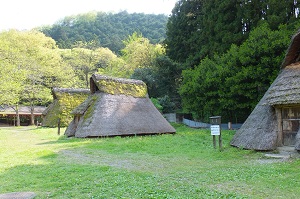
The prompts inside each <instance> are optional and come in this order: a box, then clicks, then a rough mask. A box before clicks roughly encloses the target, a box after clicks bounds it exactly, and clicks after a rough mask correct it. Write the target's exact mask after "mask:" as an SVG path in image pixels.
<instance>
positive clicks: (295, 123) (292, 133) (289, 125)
mask: <svg viewBox="0 0 300 199" xmlns="http://www.w3.org/2000/svg"><path fill="white" fill-rule="evenodd" d="M299 122H300V107H286V108H282V144H283V145H284V146H294V145H295V144H296V135H297V133H298V132H299Z"/></svg>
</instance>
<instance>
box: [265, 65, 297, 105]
mask: <svg viewBox="0 0 300 199" xmlns="http://www.w3.org/2000/svg"><path fill="white" fill-rule="evenodd" d="M267 101H268V103H269V104H270V105H272V106H274V105H285V104H300V63H299V62H297V63H294V64H291V65H289V66H286V67H285V68H284V70H282V71H281V73H280V76H279V79H278V80H277V81H276V84H274V85H273V86H272V88H271V89H270V90H269V91H268V96H267Z"/></svg>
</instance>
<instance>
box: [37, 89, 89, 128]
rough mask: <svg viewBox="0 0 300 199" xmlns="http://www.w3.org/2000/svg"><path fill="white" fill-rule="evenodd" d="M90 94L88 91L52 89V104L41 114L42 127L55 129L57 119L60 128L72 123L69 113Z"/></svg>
mask: <svg viewBox="0 0 300 199" xmlns="http://www.w3.org/2000/svg"><path fill="white" fill-rule="evenodd" d="M89 94H90V90H89V89H80V88H53V89H52V95H53V102H52V103H51V104H50V105H49V106H48V107H47V109H46V110H45V111H44V112H43V115H44V118H43V122H42V126H48V127H57V124H58V119H60V122H61V126H67V125H68V124H69V123H70V122H71V121H72V118H73V117H72V115H71V111H72V110H73V109H74V108H75V107H77V106H78V105H79V104H80V103H82V102H83V101H84V100H85V99H86V98H87V97H88V96H89Z"/></svg>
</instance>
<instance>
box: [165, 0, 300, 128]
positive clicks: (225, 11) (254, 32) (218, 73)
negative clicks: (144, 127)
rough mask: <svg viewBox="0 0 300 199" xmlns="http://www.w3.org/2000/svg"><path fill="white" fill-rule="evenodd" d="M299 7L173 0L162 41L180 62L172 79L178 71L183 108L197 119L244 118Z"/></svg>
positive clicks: (272, 72) (276, 61)
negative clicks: (220, 116)
mask: <svg viewBox="0 0 300 199" xmlns="http://www.w3.org/2000/svg"><path fill="white" fill-rule="evenodd" d="M298 12H299V10H298V3H297V1H294V0H287V1H285V3H282V1H276V0H267V1H265V0H264V1H262V0H254V1H242V2H237V1H231V0H226V1H221V0H212V1H204V0H180V1H178V2H177V4H176V5H175V7H174V9H173V11H172V15H171V16H170V18H169V20H168V23H167V33H166V34H167V38H166V40H165V45H166V55H167V56H168V57H170V58H171V60H173V61H175V62H177V63H179V64H177V66H180V67H173V68H172V70H171V71H170V72H169V74H170V76H171V78H173V79H174V80H175V79H178V76H172V75H171V74H172V73H174V72H175V71H176V73H178V72H180V71H183V72H182V78H183V79H182V82H181V84H177V85H178V86H177V89H179V91H180V94H181V100H182V105H183V110H184V111H185V112H192V113H193V114H194V116H195V117H196V118H197V119H202V120H208V117H209V116H211V115H222V116H223V117H224V119H225V121H227V120H228V121H229V120H230V121H234V122H236V121H239V122H242V121H244V120H245V118H246V117H247V116H248V115H249V114H250V112H251V111H252V109H253V108H254V107H255V105H256V104H257V102H258V101H259V100H260V98H261V97H262V95H263V94H264V93H265V91H266V90H267V88H268V87H269V86H270V84H271V83H272V81H273V80H274V79H275V77H276V76H277V74H278V71H279V69H280V65H281V62H282V60H283V58H284V54H285V52H286V49H287V48H288V45H289V42H290V38H291V36H292V35H293V34H294V33H295V32H296V30H297V29H298V28H299V24H300V23H299V20H298ZM166 76H168V75H166Z"/></svg>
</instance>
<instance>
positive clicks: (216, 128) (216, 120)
mask: <svg viewBox="0 0 300 199" xmlns="http://www.w3.org/2000/svg"><path fill="white" fill-rule="evenodd" d="M209 119H210V124H211V125H210V132H211V135H212V136H213V145H214V148H216V136H219V149H220V151H221V150H222V148H223V147H222V134H221V116H212V117H210V118H209Z"/></svg>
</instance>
